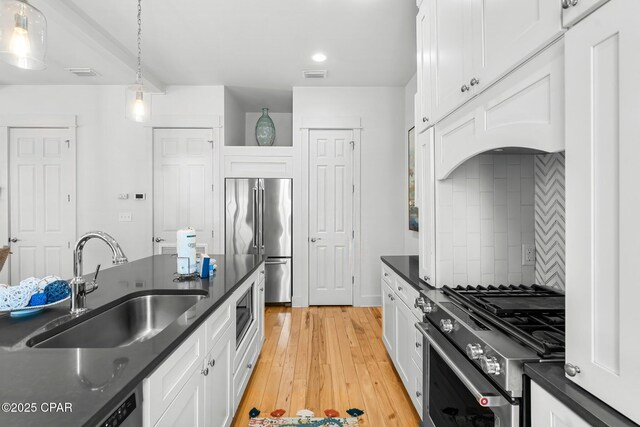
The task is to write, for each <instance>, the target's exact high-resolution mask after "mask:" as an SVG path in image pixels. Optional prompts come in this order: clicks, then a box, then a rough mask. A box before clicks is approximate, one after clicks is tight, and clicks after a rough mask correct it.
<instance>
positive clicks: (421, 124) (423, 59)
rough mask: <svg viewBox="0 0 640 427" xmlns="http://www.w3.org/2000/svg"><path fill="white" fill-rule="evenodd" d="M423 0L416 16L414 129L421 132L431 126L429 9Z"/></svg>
mask: <svg viewBox="0 0 640 427" xmlns="http://www.w3.org/2000/svg"><path fill="white" fill-rule="evenodd" d="M429 5H430V1H426V2H424V3H423V4H422V5H421V7H420V11H419V12H418V16H417V18H416V36H417V40H416V47H417V49H418V51H417V55H416V56H417V58H418V64H417V65H418V67H417V77H416V78H417V87H418V94H417V100H416V129H417V131H418V133H420V132H423V131H424V130H425V129H427V128H428V127H429V126H431V124H432V122H431V120H432V117H431V24H430V22H431V10H430V9H429Z"/></svg>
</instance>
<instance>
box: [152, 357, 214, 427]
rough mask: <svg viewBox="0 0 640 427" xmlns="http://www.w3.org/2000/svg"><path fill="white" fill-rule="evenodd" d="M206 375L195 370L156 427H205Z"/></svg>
mask: <svg viewBox="0 0 640 427" xmlns="http://www.w3.org/2000/svg"><path fill="white" fill-rule="evenodd" d="M204 387H205V376H204V374H203V373H202V372H200V370H199V369H198V370H196V371H194V372H193V373H192V374H191V376H190V377H189V380H188V381H187V382H186V384H185V385H184V387H182V390H180V393H179V394H178V396H177V397H176V398H175V399H174V400H173V402H171V404H170V405H169V407H168V408H167V410H166V411H165V413H164V414H162V417H161V418H160V420H158V422H157V423H156V424H155V427H183V426H190V427H204V415H205V410H204V406H205V405H204Z"/></svg>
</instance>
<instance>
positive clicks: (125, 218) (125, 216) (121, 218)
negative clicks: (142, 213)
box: [118, 212, 131, 222]
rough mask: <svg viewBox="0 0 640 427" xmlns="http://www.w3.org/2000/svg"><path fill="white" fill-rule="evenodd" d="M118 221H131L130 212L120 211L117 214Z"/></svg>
mask: <svg viewBox="0 0 640 427" xmlns="http://www.w3.org/2000/svg"><path fill="white" fill-rule="evenodd" d="M118 221H120V222H131V212H120V213H119V214H118Z"/></svg>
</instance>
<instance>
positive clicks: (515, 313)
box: [443, 285, 565, 357]
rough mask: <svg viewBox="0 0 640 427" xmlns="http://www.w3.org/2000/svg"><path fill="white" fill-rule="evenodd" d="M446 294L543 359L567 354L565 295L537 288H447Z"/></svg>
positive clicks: (548, 289) (544, 288)
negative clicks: (565, 345) (565, 350)
mask: <svg viewBox="0 0 640 427" xmlns="http://www.w3.org/2000/svg"><path fill="white" fill-rule="evenodd" d="M443 291H444V293H445V294H446V295H448V296H449V297H450V298H452V299H454V300H456V301H458V303H459V304H462V305H463V306H465V307H466V308H467V309H470V310H472V311H473V312H475V313H476V314H478V315H480V316H481V317H483V318H484V319H485V320H487V321H489V322H490V323H492V324H493V325H494V326H496V327H497V328H499V329H501V330H502V331H503V332H505V333H506V334H508V335H510V336H512V337H514V338H516V339H517V340H519V341H520V342H521V343H523V344H525V345H527V346H529V347H530V348H532V349H534V350H535V351H536V352H537V353H538V354H539V355H540V356H542V357H549V356H552V355H557V354H560V353H563V352H564V342H565V338H564V337H565V335H564V331H565V316H564V313H565V306H564V304H565V301H564V299H565V298H564V295H563V294H561V293H559V292H556V291H554V290H552V289H550V288H546V287H543V286H538V285H533V286H524V285H519V286H515V285H511V286H486V287H485V286H477V287H473V286H467V287H463V286H458V287H456V288H451V287H448V286H445V287H443Z"/></svg>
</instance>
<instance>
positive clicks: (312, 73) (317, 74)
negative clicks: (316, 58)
mask: <svg viewBox="0 0 640 427" xmlns="http://www.w3.org/2000/svg"><path fill="white" fill-rule="evenodd" d="M302 74H303V75H304V78H305V79H324V78H326V77H327V70H306V71H303V72H302Z"/></svg>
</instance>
